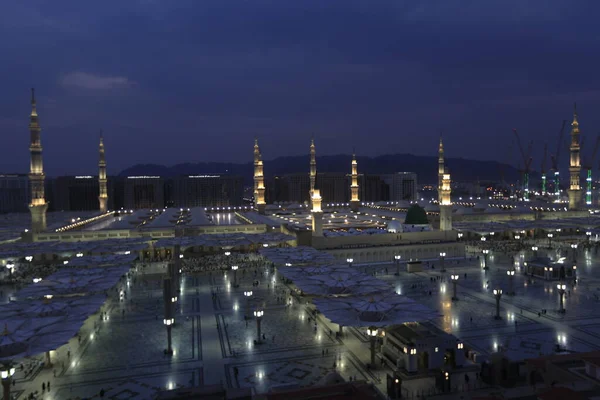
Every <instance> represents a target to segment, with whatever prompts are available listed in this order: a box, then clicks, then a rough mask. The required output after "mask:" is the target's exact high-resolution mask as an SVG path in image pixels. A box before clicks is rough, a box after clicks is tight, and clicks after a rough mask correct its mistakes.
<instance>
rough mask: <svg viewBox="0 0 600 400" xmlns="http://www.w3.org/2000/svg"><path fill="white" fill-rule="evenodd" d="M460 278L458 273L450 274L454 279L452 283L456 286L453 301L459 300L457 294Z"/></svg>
mask: <svg viewBox="0 0 600 400" xmlns="http://www.w3.org/2000/svg"><path fill="white" fill-rule="evenodd" d="M458 278H459V275H458V274H452V275H450V279H451V280H452V285H453V286H454V294H453V296H452V300H453V301H456V300H458V296H456V284H457V283H458Z"/></svg>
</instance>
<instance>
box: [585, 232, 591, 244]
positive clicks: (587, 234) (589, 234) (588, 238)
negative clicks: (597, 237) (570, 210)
mask: <svg viewBox="0 0 600 400" xmlns="http://www.w3.org/2000/svg"><path fill="white" fill-rule="evenodd" d="M585 236H587V242H588V243H589V242H590V239H591V238H592V232H590V231H586V232H585Z"/></svg>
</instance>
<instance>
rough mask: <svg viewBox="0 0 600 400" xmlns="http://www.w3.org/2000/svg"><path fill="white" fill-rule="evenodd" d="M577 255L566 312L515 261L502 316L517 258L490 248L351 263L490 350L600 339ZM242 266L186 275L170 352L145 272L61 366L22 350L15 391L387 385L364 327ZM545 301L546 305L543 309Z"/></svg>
mask: <svg viewBox="0 0 600 400" xmlns="http://www.w3.org/2000/svg"><path fill="white" fill-rule="evenodd" d="M578 257H579V263H580V264H578V267H579V268H578V279H579V284H578V285H577V286H575V287H571V286H570V287H569V289H568V290H569V294H568V295H567V296H566V298H565V307H566V309H567V312H566V314H560V313H558V312H557V309H558V294H557V292H556V288H555V286H556V282H548V281H543V280H540V279H533V280H531V281H530V280H529V279H528V278H527V277H525V276H524V274H523V273H522V271H521V269H520V268H517V274H516V276H515V277H514V282H513V284H514V289H515V291H516V295H514V296H508V295H503V296H502V298H501V302H500V315H501V316H502V319H501V320H496V319H494V318H493V315H494V314H495V298H494V296H493V294H492V293H491V291H492V289H494V288H502V289H503V290H504V291H505V292H506V291H508V285H509V282H508V277H507V275H506V270H507V269H509V268H511V267H512V266H513V263H512V261H511V259H510V258H508V257H504V256H502V255H500V254H491V255H490V257H489V266H490V269H489V270H488V271H487V272H486V271H483V270H482V269H481V265H480V262H479V261H478V260H477V259H475V258H473V259H467V260H446V261H445V264H446V269H447V272H445V273H442V272H440V270H439V265H436V263H434V266H435V267H436V268H433V269H432V268H428V269H426V270H424V271H423V272H419V273H411V274H409V273H406V272H401V273H400V276H395V275H393V272H395V266H393V265H392V264H389V265H386V264H377V265H359V266H353V268H360V269H361V270H366V271H367V272H368V273H376V276H377V277H378V278H380V279H383V280H385V281H388V282H390V284H391V285H392V286H393V287H394V288H395V289H396V291H397V292H398V293H401V294H402V295H406V296H409V297H411V298H413V299H415V300H417V301H419V302H422V303H424V304H427V305H428V306H430V307H432V308H434V309H437V310H439V312H440V314H441V316H440V317H439V318H437V319H436V320H434V321H433V323H435V324H436V325H437V326H439V327H440V328H441V329H443V330H445V331H447V332H449V333H452V334H454V335H456V336H457V337H459V338H460V339H461V340H463V341H464V342H465V343H466V345H467V346H468V347H470V348H472V349H475V350H476V351H478V352H480V353H482V354H490V353H491V352H493V351H495V350H496V349H497V348H498V346H501V345H502V344H503V343H505V342H506V341H507V340H508V339H510V338H511V337H515V336H519V337H522V338H525V339H527V338H532V340H543V341H547V342H552V343H556V344H559V345H560V346H561V347H562V348H564V349H567V350H571V351H590V350H598V349H600V307H598V306H599V304H598V300H597V298H598V296H597V294H600V269H598V268H596V266H597V265H598V261H599V259H598V256H597V255H595V254H591V253H589V252H584V251H583V250H582V251H581V252H580V254H579V255H578ZM386 268H387V271H388V273H386ZM159 270H160V269H159ZM451 273H455V274H459V275H460V279H459V281H458V286H457V295H458V298H459V301H456V302H453V301H452V300H451V297H452V284H451V283H449V282H448V281H447V280H448V275H449V274H451ZM465 274H466V277H465ZM237 277H238V280H239V282H240V285H239V287H235V288H234V287H233V285H232V280H233V276H232V274H231V273H222V272H220V273H213V274H211V275H208V274H202V275H189V276H184V277H183V279H182V283H181V289H182V290H181V295H180V300H179V302H178V310H177V317H176V325H175V326H174V327H173V335H172V337H173V348H174V354H173V356H172V357H171V356H165V355H164V354H163V350H164V348H165V347H166V340H167V339H166V329H165V327H164V326H163V324H162V290H161V286H160V285H161V276H160V275H159V274H151V275H138V276H137V277H136V279H135V281H134V280H132V281H131V282H130V283H129V285H127V286H126V287H124V288H125V289H126V291H127V300H126V301H125V302H121V301H119V300H118V299H117V298H111V299H110V300H109V301H108V302H107V303H106V305H105V306H104V309H103V311H105V312H106V318H102V317H101V315H100V314H97V315H95V316H93V317H91V318H90V320H88V321H87V322H86V325H85V326H84V327H83V329H82V332H81V340H79V339H78V338H77V337H75V338H73V339H72V340H71V342H70V343H69V344H68V345H65V346H63V347H62V348H60V349H58V351H56V352H53V354H52V359H53V363H54V365H53V367H52V368H42V367H41V366H40V365H39V363H40V362H41V361H42V360H43V357H42V356H38V357H33V358H31V359H27V360H23V362H24V364H25V367H24V370H23V371H21V369H20V368H17V373H16V384H15V386H14V387H13V394H14V395H16V396H17V397H16V398H18V399H24V398H26V396H28V395H29V393H31V392H34V391H37V392H38V394H41V393H42V382H44V383H46V382H51V389H50V391H48V390H45V393H44V396H43V398H44V399H60V400H66V399H75V398H100V397H99V393H100V391H101V390H104V392H105V396H104V398H105V399H119V400H121V399H148V398H152V395H153V394H154V393H156V392H157V391H158V390H160V389H165V388H175V387H180V386H190V385H200V384H203V383H223V384H224V385H227V386H230V387H253V388H254V389H255V390H256V391H259V392H261V391H266V390H268V389H269V388H272V387H282V386H290V385H313V384H316V383H318V382H319V381H321V380H322V379H324V378H325V377H326V376H327V374H329V373H330V372H332V371H334V370H336V371H338V372H339V373H340V374H341V375H342V376H343V377H345V378H347V379H348V378H350V377H352V378H353V379H364V380H368V381H372V382H374V383H375V384H376V385H377V386H378V387H379V388H380V389H382V390H383V387H384V384H385V379H384V378H385V374H386V371H385V370H383V369H381V367H380V368H378V369H375V370H369V369H368V368H367V367H366V364H367V363H369V358H370V352H369V345H368V341H366V340H365V339H364V336H363V334H362V331H361V330H360V329H348V330H347V331H346V335H345V336H344V337H343V338H342V339H340V338H337V337H335V335H334V334H332V333H334V332H336V331H337V326H336V325H334V324H331V323H329V321H328V320H327V319H326V318H325V316H319V317H318V318H317V321H316V325H315V321H314V319H313V320H311V321H309V319H308V313H307V312H306V307H307V305H306V304H303V300H302V299H294V300H293V301H292V304H291V305H289V304H287V302H288V301H287V300H288V296H287V293H288V288H287V287H286V286H284V285H283V284H281V283H279V280H278V279H277V278H276V277H273V276H272V274H269V272H268V271H267V270H262V271H260V270H259V271H257V275H256V279H257V280H258V281H259V282H260V284H259V285H258V286H254V285H253V284H252V282H253V280H254V271H253V270H252V271H251V270H248V271H246V272H244V271H242V270H239V271H238V276H237ZM273 278H275V279H273ZM6 290H7V289H5V291H6ZM248 290H252V291H253V295H252V296H251V298H250V302H249V303H248V301H247V299H246V297H245V296H244V294H243V292H244V291H248ZM213 293H214V296H213ZM257 308H261V309H263V310H264V316H263V318H262V320H261V327H260V328H261V337H260V343H258V342H255V341H257V340H258V339H259V337H258V335H257V333H258V332H257V330H258V327H257V321H256V320H255V319H254V317H248V318H245V315H246V314H250V313H251V312H252V311H253V310H255V309H257ZM542 309H547V313H546V314H541V315H540V316H538V313H539V312H540V311H541V310H542ZM263 334H264V336H263ZM67 352H70V357H69V356H67ZM26 372H28V373H26ZM411 385H412V386H411ZM424 389H426V387H424V386H419V383H417V382H414V383H407V385H406V387H405V390H406V391H407V392H406V393H405V394H411V393H416V392H417V391H419V390H424Z"/></svg>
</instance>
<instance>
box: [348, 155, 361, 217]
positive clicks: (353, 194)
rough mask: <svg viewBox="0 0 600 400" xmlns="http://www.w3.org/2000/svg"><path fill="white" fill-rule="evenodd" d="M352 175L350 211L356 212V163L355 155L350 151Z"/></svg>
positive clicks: (357, 201) (357, 198) (357, 206)
mask: <svg viewBox="0 0 600 400" xmlns="http://www.w3.org/2000/svg"><path fill="white" fill-rule="evenodd" d="M351 171H352V174H351V175H350V179H351V183H350V210H351V211H354V212H358V209H359V206H360V199H359V197H358V163H357V162H356V154H354V149H353V150H352V169H351Z"/></svg>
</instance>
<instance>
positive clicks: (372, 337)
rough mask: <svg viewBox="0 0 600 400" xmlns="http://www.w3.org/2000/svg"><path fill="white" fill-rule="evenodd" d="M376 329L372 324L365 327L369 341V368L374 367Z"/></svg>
mask: <svg viewBox="0 0 600 400" xmlns="http://www.w3.org/2000/svg"><path fill="white" fill-rule="evenodd" d="M378 331H379V330H378V329H377V328H376V327H374V326H370V327H368V328H367V336H368V337H369V340H370V341H371V368H375V338H376V337H377V333H378Z"/></svg>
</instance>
